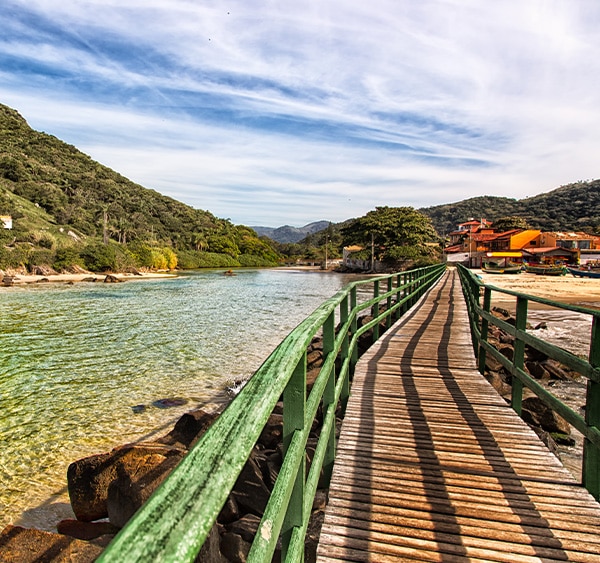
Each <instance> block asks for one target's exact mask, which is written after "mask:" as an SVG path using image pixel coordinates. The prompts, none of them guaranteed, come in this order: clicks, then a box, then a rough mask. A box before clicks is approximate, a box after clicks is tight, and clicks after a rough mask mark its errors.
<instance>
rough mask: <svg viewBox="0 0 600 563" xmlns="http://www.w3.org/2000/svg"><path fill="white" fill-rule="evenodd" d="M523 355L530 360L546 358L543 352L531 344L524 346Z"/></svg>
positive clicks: (540, 360) (538, 360) (539, 360)
mask: <svg viewBox="0 0 600 563" xmlns="http://www.w3.org/2000/svg"><path fill="white" fill-rule="evenodd" d="M525 357H526V358H527V359H528V360H529V361H531V362H543V361H545V360H547V359H548V356H547V355H546V354H544V352H540V351H539V350H536V349H535V348H532V347H531V346H525Z"/></svg>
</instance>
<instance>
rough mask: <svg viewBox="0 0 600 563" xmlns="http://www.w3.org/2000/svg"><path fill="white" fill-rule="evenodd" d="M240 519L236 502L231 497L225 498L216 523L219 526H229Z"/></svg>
mask: <svg viewBox="0 0 600 563" xmlns="http://www.w3.org/2000/svg"><path fill="white" fill-rule="evenodd" d="M239 517H240V510H239V508H238V505H237V502H236V500H235V499H234V498H233V496H232V495H229V496H228V497H227V500H226V501H225V504H224V505H223V508H222V509H221V512H220V513H219V516H218V518H217V522H219V524H231V523H232V522H235V521H236V520H237V519H238V518H239Z"/></svg>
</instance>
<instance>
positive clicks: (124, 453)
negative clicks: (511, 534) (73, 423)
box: [67, 443, 183, 522]
mask: <svg viewBox="0 0 600 563" xmlns="http://www.w3.org/2000/svg"><path fill="white" fill-rule="evenodd" d="M152 455H156V456H162V457H163V458H164V457H170V456H174V457H176V458H178V459H180V458H181V457H182V456H183V450H181V449H176V448H172V447H169V446H165V445H162V444H150V443H149V444H139V445H131V444H130V445H125V446H121V447H119V448H115V449H114V450H112V451H111V452H110V453H103V454H97V455H93V456H89V457H86V458H83V459H80V460H78V461H75V462H73V463H71V465H69V468H68V469H67V487H68V490H69V498H70V499H71V507H72V508H73V512H74V513H75V516H76V518H77V520H82V521H84V522H91V521H93V520H100V519H101V518H106V517H107V516H108V506H107V499H108V488H109V487H110V485H111V484H112V482H113V481H114V480H115V479H116V478H117V475H118V474H117V467H118V466H119V465H120V464H128V463H129V461H128V460H130V459H132V460H136V459H140V458H144V457H148V456H152ZM156 459H157V460H158V461H160V458H156Z"/></svg>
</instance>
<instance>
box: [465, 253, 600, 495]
mask: <svg viewBox="0 0 600 563" xmlns="http://www.w3.org/2000/svg"><path fill="white" fill-rule="evenodd" d="M458 272H459V275H460V279H461V285H462V288H463V293H464V296H465V300H466V302H467V310H468V312H469V323H470V326H471V340H472V342H473V348H474V350H475V355H476V357H477V360H478V369H479V371H480V372H481V373H482V374H483V373H484V370H485V363H486V357H487V356H488V355H490V356H493V357H494V358H495V359H496V360H497V361H498V362H500V364H502V366H503V367H504V368H505V369H506V371H507V372H508V373H510V374H511V375H512V376H513V380H512V395H511V406H512V407H513V409H514V410H515V411H516V412H517V413H518V414H521V402H522V398H523V387H528V388H529V389H530V390H531V391H533V392H534V393H535V394H536V395H537V396H538V397H539V398H540V399H541V400H542V401H543V402H544V403H545V404H546V405H548V406H549V407H550V408H551V409H552V410H554V411H556V412H557V413H558V414H559V415H560V416H562V417H563V418H564V419H565V420H566V421H567V422H568V423H569V424H571V425H572V426H573V427H574V428H576V429H577V430H579V432H581V433H582V434H583V436H584V444H583V467H582V478H581V480H582V484H583V485H584V486H585V487H586V488H587V489H588V491H589V492H590V493H591V494H592V495H593V496H594V497H595V498H596V500H599V499H600V429H599V426H600V328H599V327H600V311H598V310H595V309H588V308H587V307H580V306H577V305H569V304H566V303H558V302H556V301H551V300H549V299H544V298H542V297H536V296H533V295H526V294H523V293H519V292H517V291H511V290H508V289H501V288H499V287H496V286H494V285H490V284H485V283H483V282H482V281H481V280H480V279H479V278H478V277H477V276H476V275H475V274H473V272H471V271H470V270H469V269H467V268H465V267H464V266H462V265H458ZM494 293H496V294H498V293H502V294H504V295H510V296H512V297H514V298H515V299H516V307H515V309H516V323H515V326H513V325H512V324H509V323H507V322H505V321H503V320H501V319H499V318H497V317H495V316H494V315H492V314H491V312H490V311H491V303H492V295H493V294H494ZM481 297H483V304H481ZM529 302H535V303H541V304H543V305H546V306H549V307H555V308H558V309H566V310H568V311H575V312H578V313H583V314H585V315H590V317H591V319H592V332H591V338H590V351H589V355H588V360H587V361H586V360H584V359H582V358H580V357H578V356H576V355H574V354H572V353H571V352H568V351H567V350H564V349H563V348H560V347H558V346H554V345H552V344H550V343H548V342H545V341H544V340H542V339H541V338H538V337H536V336H533V335H532V334H530V333H528V332H527V331H526V326H527V308H528V303H529ZM490 325H494V326H497V327H498V328H500V329H501V330H503V331H504V332H506V333H508V334H510V335H511V336H512V337H513V338H514V354H513V359H512V360H509V359H508V358H507V357H506V356H504V354H502V353H501V352H500V351H498V350H497V349H496V348H495V347H494V346H492V345H491V344H490V343H489V342H488V331H489V326H490ZM526 346H530V347H531V348H534V349H536V350H539V351H540V352H542V353H543V354H545V355H546V356H548V357H549V358H552V359H554V360H557V361H559V362H561V363H562V364H564V365H566V366H567V367H569V368H570V369H572V370H573V371H575V372H577V373H579V374H580V375H581V376H583V377H585V378H586V379H587V397H586V404H585V416H581V415H580V414H579V413H577V412H576V411H574V410H573V409H572V408H570V407H569V406H568V405H566V404H564V403H563V402H562V401H561V400H560V399H558V398H557V397H556V396H555V395H553V394H552V393H551V392H550V391H548V390H547V389H546V388H545V387H544V386H542V385H540V384H539V383H538V382H537V381H536V380H535V379H533V378H532V377H531V376H530V375H529V374H528V373H527V372H526V371H525V370H524V365H523V364H524V357H525V347H526Z"/></svg>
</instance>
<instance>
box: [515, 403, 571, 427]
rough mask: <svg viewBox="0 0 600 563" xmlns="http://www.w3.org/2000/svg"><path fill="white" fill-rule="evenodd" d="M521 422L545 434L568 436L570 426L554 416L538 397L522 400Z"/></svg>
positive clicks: (562, 419) (556, 415) (557, 416)
mask: <svg viewBox="0 0 600 563" xmlns="http://www.w3.org/2000/svg"><path fill="white" fill-rule="evenodd" d="M522 405H523V420H525V422H527V423H528V424H532V425H534V426H539V427H541V428H542V429H543V430H545V431H546V432H550V433H555V432H557V433H560V434H566V435H569V434H570V433H571V426H570V425H569V423H568V422H567V421H566V420H565V419H564V418H562V417H561V416H559V415H558V414H556V413H555V412H554V411H553V410H552V409H551V408H550V407H548V406H547V405H546V404H545V403H544V402H543V401H542V400H541V399H540V398H539V397H528V398H527V399H524V400H523V403H522Z"/></svg>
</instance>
